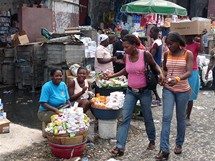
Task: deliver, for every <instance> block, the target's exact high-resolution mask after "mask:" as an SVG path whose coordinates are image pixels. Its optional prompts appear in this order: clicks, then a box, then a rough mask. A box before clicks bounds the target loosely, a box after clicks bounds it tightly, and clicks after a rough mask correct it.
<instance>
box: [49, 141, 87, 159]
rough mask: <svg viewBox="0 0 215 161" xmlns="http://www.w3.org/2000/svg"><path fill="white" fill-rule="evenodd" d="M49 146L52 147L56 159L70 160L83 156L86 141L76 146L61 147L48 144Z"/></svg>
mask: <svg viewBox="0 0 215 161" xmlns="http://www.w3.org/2000/svg"><path fill="white" fill-rule="evenodd" d="M48 144H49V145H50V147H51V150H52V152H53V154H54V156H55V157H58V158H65V159H69V158H73V157H79V156H82V154H83V152H84V146H85V144H86V141H84V142H83V143H81V144H76V145H60V144H53V143H51V142H48Z"/></svg>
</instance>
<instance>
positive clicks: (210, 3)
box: [208, 0, 215, 19]
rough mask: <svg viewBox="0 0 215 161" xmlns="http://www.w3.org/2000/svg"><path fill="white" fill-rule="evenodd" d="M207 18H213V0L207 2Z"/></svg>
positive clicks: (214, 10) (214, 11)
mask: <svg viewBox="0 0 215 161" xmlns="http://www.w3.org/2000/svg"><path fill="white" fill-rule="evenodd" d="M208 17H212V18H213V19H214V18H215V3H214V0H209V2H208Z"/></svg>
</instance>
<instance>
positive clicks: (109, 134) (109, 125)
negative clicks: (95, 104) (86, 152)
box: [98, 120, 117, 139]
mask: <svg viewBox="0 0 215 161" xmlns="http://www.w3.org/2000/svg"><path fill="white" fill-rule="evenodd" d="M98 128H99V137H100V138H102V139H112V138H116V131H117V120H98Z"/></svg>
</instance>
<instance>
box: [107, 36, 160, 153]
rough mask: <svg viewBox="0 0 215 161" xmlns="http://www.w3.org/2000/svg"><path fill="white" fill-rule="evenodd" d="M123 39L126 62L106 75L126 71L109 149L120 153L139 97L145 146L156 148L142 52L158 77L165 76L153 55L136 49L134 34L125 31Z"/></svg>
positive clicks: (123, 73)
mask: <svg viewBox="0 0 215 161" xmlns="http://www.w3.org/2000/svg"><path fill="white" fill-rule="evenodd" d="M122 42H123V49H124V51H125V55H124V62H125V65H126V66H125V68H123V69H122V70H121V71H119V72H117V73H115V74H113V75H110V76H107V78H112V77H116V76H120V75H125V74H128V88H127V91H126V96H125V102H124V106H123V120H122V122H121V124H120V126H119V128H118V132H117V137H116V139H117V142H116V147H115V148H114V149H112V151H111V152H112V153H113V154H115V155H119V156H121V155H123V154H124V151H125V145H126V140H127V137H128V131H129V127H130V121H131V118H132V114H133V111H134V108H135V106H136V103H137V101H138V100H140V104H141V110H142V113H143V117H144V120H145V122H144V123H145V126H146V133H147V136H148V140H149V145H148V147H147V150H153V149H154V148H155V139H156V132H155V125H154V120H153V117H152V111H151V102H152V94H151V90H149V89H147V84H146V76H145V70H146V69H145V62H144V56H147V58H148V60H149V64H150V66H151V67H152V68H153V69H154V70H155V71H156V72H157V73H160V77H159V81H162V80H163V78H164V76H163V73H162V71H161V69H160V68H159V66H158V65H157V64H156V63H155V61H154V59H153V57H152V55H151V54H150V53H149V52H148V51H146V52H145V55H144V51H143V50H139V49H138V46H139V45H140V42H139V40H138V38H137V37H136V36H135V35H130V34H128V35H126V36H125V37H124V38H123V39H122Z"/></svg>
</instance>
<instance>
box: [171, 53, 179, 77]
mask: <svg viewBox="0 0 215 161" xmlns="http://www.w3.org/2000/svg"><path fill="white" fill-rule="evenodd" d="M173 61H174V59H172V63H171V67H172V72H171V73H170V75H171V76H172V75H173V72H174V70H175V68H176V65H177V63H178V56H177V59H176V60H175V63H174V64H173Z"/></svg>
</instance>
